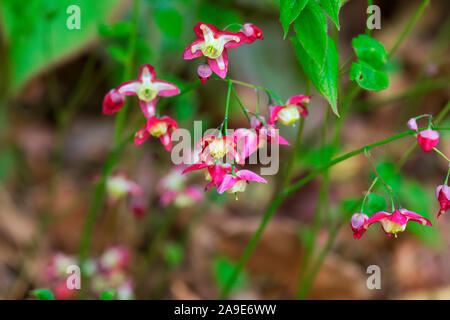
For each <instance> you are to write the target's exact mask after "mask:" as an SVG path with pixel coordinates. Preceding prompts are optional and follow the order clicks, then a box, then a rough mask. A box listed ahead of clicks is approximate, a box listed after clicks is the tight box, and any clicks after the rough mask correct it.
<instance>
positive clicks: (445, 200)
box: [436, 184, 450, 218]
mask: <svg viewBox="0 0 450 320" xmlns="http://www.w3.org/2000/svg"><path fill="white" fill-rule="evenodd" d="M436 199H437V200H438V201H439V204H440V206H441V208H440V210H439V212H438V218H439V216H440V215H441V214H443V213H445V212H447V210H448V208H450V188H449V187H448V186H447V185H445V184H442V185H440V186H438V187H437V188H436Z"/></svg>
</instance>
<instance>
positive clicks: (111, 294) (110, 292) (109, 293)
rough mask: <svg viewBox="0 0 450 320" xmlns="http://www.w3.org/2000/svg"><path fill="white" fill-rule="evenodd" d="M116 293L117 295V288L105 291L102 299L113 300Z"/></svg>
mask: <svg viewBox="0 0 450 320" xmlns="http://www.w3.org/2000/svg"><path fill="white" fill-rule="evenodd" d="M115 295H116V291H115V290H107V291H103V292H102V295H101V297H100V299H101V300H113V299H114V296H115Z"/></svg>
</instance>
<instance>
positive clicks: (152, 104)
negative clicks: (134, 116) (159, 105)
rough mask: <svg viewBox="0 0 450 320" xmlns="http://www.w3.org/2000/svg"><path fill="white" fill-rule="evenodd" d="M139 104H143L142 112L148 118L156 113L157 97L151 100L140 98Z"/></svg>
mask: <svg viewBox="0 0 450 320" xmlns="http://www.w3.org/2000/svg"><path fill="white" fill-rule="evenodd" d="M139 105H140V106H141V110H142V113H143V114H144V116H145V117H146V118H147V119H148V118H150V117H153V116H154V115H155V112H156V99H153V100H152V101H149V102H147V101H144V100H141V99H139Z"/></svg>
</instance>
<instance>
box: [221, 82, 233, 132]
mask: <svg viewBox="0 0 450 320" xmlns="http://www.w3.org/2000/svg"><path fill="white" fill-rule="evenodd" d="M232 88H233V83H232V82H231V80H230V79H228V90H227V100H226V102H225V119H224V120H223V121H224V135H225V136H226V135H227V131H228V113H229V109H230V96H231V89H232Z"/></svg>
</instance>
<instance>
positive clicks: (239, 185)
mask: <svg viewBox="0 0 450 320" xmlns="http://www.w3.org/2000/svg"><path fill="white" fill-rule="evenodd" d="M250 181H254V182H263V183H267V181H266V179H264V178H262V177H260V176H259V175H257V174H256V173H254V172H252V171H250V170H239V171H238V172H236V173H235V174H234V175H233V174H230V173H229V174H226V175H225V176H224V177H223V181H222V183H221V184H220V186H219V187H218V188H217V192H218V193H220V194H221V193H224V192H225V191H226V192H228V193H236V192H244V191H245V188H246V187H247V184H248V183H249V182H250Z"/></svg>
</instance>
